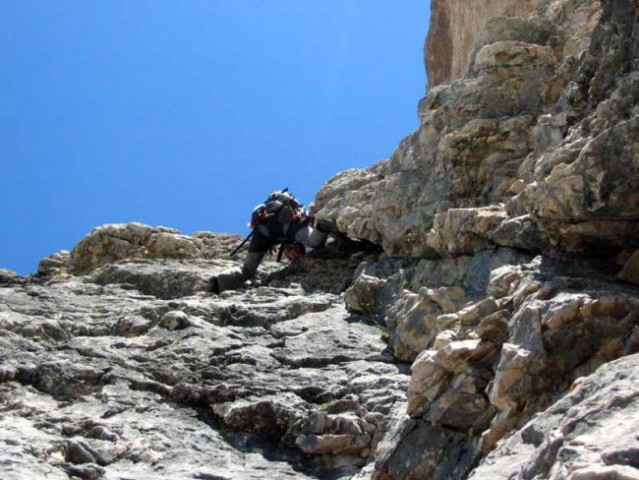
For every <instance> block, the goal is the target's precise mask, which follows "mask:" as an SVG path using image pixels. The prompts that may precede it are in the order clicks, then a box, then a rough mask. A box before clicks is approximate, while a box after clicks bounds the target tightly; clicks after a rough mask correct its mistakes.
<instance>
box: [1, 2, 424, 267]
mask: <svg viewBox="0 0 639 480" xmlns="http://www.w3.org/2000/svg"><path fill="white" fill-rule="evenodd" d="M429 9H430V2H429V1H428V0H402V2H399V3H398V2H389V1H388V0H322V1H310V0H306V1H299V0H241V1H230V0H101V1H97V0H95V1H87V0H2V1H1V2H0V59H1V62H2V68H1V69H0V162H1V163H2V170H1V172H2V173H1V175H0V226H1V228H2V235H0V268H9V269H12V270H15V271H17V272H19V273H21V274H28V273H32V272H35V271H36V269H37V265H38V262H39V260H40V259H41V258H43V257H45V256H47V255H50V254H52V253H54V252H56V251H59V250H62V249H67V250H70V249H72V248H73V246H74V245H75V244H76V243H77V242H78V241H79V240H80V239H82V238H83V237H84V236H85V235H87V234H88V233H89V232H90V231H91V230H92V229H93V228H95V227H97V226H99V225H102V224H106V223H119V222H132V221H136V222H142V223H146V224H149V225H164V226H168V227H173V228H177V229H179V230H180V231H182V232H183V233H186V234H191V233H193V232H195V231H200V230H208V231H215V232H233V233H239V234H246V233H248V228H247V227H246V223H247V221H248V218H249V217H250V213H251V210H252V209H253V207H254V206H255V205H256V204H257V203H259V202H260V201H262V199H263V197H265V196H266V195H267V194H268V193H269V192H270V191H271V190H274V189H277V188H283V187H290V189H291V191H292V192H293V193H294V194H295V195H296V196H297V197H298V198H299V199H300V200H301V201H303V202H304V203H309V202H310V201H311V200H312V199H313V197H314V196H315V193H316V192H317V190H318V189H319V187H320V186H321V185H322V184H323V183H324V182H325V181H327V180H328V179H330V178H331V177H332V176H333V175H335V174H336V173H338V172H339V171H342V170H345V169H347V168H352V167H367V166H370V165H372V164H373V163H375V162H377V161H379V160H382V159H384V158H387V157H388V156H390V155H391V154H392V152H393V151H394V149H395V148H396V147H397V145H398V144H399V142H400V141H401V139H402V138H403V137H405V136H406V135H408V134H409V133H410V132H412V131H413V130H415V129H416V128H417V126H418V121H417V116H416V110H417V102H418V101H419V99H420V98H421V97H422V96H423V95H424V92H425V88H426V75H425V72H424V66H423V58H422V57H423V53H422V52H423V42H424V38H425V36H426V33H427V30H428V21H429V18H430V11H429Z"/></svg>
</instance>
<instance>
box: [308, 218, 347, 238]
mask: <svg viewBox="0 0 639 480" xmlns="http://www.w3.org/2000/svg"><path fill="white" fill-rule="evenodd" d="M315 228H317V229H318V230H319V231H320V232H322V233H325V234H326V235H335V236H337V237H344V236H345V234H344V233H342V232H340V230H339V228H337V223H336V222H335V220H332V219H328V218H318V219H317V221H316V222H315Z"/></svg>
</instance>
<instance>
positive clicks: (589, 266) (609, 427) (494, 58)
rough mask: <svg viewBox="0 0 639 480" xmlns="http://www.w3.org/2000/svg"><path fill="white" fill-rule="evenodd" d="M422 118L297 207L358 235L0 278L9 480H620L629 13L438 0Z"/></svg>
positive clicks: (105, 240)
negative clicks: (292, 250)
mask: <svg viewBox="0 0 639 480" xmlns="http://www.w3.org/2000/svg"><path fill="white" fill-rule="evenodd" d="M432 12H433V22H432V25H431V30H430V33H429V37H428V40H427V52H426V63H427V68H428V71H429V75H431V77H430V79H431V83H430V85H429V89H428V93H427V95H426V97H425V98H423V99H422V100H421V101H420V102H419V107H418V115H419V118H420V127H419V128H418V130H417V131H416V132H414V133H412V134H410V135H409V136H408V137H407V138H405V139H404V140H403V141H402V142H401V143H400V145H399V147H398V149H397V150H396V152H395V153H394V154H393V155H392V156H391V158H389V159H387V160H384V161H382V162H380V163H378V164H376V165H373V166H371V167H370V168H367V169H363V170H349V171H345V172H342V173H340V174H338V175H337V176H336V177H335V178H332V179H330V180H328V181H327V182H326V184H325V185H324V186H323V187H322V188H321V190H320V191H319V192H318V194H317V198H316V201H315V203H316V207H317V209H318V216H321V217H327V218H333V219H335V220H336V222H337V224H338V226H339V228H340V229H341V230H342V231H343V232H345V233H346V234H347V235H348V236H349V237H351V238H352V239H354V240H350V241H347V240H344V239H341V240H339V241H337V240H336V241H332V242H331V243H329V244H328V245H327V247H326V248H325V249H322V250H317V251H314V252H311V253H310V254H308V255H307V256H306V257H305V259H304V260H303V262H301V263H298V264H295V265H291V266H284V265H282V264H279V263H276V262H274V261H269V262H266V264H265V265H263V267H261V269H260V279H259V282H257V283H255V284H253V285H251V286H247V288H243V289H241V290H238V291H230V292H224V293H223V294H221V295H214V294H210V293H208V292H206V280H207V278H208V277H209V276H210V275H211V274H213V273H215V272H216V271H219V270H222V269H224V268H227V267H229V266H231V265H234V264H236V263H237V262H241V258H240V259H238V260H231V259H229V258H228V251H229V250H231V249H232V247H233V246H234V245H236V244H237V243H238V242H239V241H240V239H239V238H238V237H237V236H232V235H222V234H212V233H205V232H200V233H197V234H195V235H191V236H187V235H182V234H181V233H180V232H178V231H176V230H173V229H169V228H164V227H150V226H146V225H140V224H127V225H107V226H103V227H99V228H97V229H95V230H94V231H93V232H91V233H90V234H89V235H88V236H87V237H86V238H84V239H83V240H82V241H81V242H80V243H79V244H78V245H76V246H75V247H74V248H73V249H72V251H71V252H59V253H57V254H54V255H52V256H51V257H48V258H46V259H43V260H42V261H41V263H40V271H39V274H38V275H36V276H33V277H28V278H24V277H20V276H18V275H16V274H14V273H12V272H9V271H0V329H1V330H2V336H1V337H0V358H1V359H2V364H1V365H0V408H1V412H2V414H1V415H0V425H1V426H2V428H1V429H0V441H1V442H2V446H3V448H2V452H1V453H0V458H1V459H2V462H0V476H1V477H2V478H3V479H4V478H6V479H26V478H29V479H32V478H52V479H58V478H59V479H68V478H82V479H109V480H111V479H128V478H135V479H150V478H154V479H156V478H162V479H184V478H199V479H215V480H222V479H249V478H299V479H305V478H309V479H310V478H316V479H338V478H352V479H357V480H364V479H366V480H369V479H371V480H372V479H376V480H400V479H401V480H405V479H406V480H408V479H425V478H429V479H442V480H443V479H465V478H472V479H473V480H478V479H491V480H492V479H500V478H503V479H533V478H534V479H542V478H543V479H553V480H560V479H562V480H563V479H570V480H586V479H634V478H639V454H638V452H639V439H638V437H637V434H636V432H637V430H638V429H639V420H638V419H639V417H638V416H637V415H636V414H637V411H638V410H639V401H638V399H639V387H638V386H637V385H638V384H637V378H636V377H637V362H639V355H638V352H639V329H638V325H639V313H638V312H639V235H638V233H639V231H638V230H639V228H638V225H639V223H638V222H639V194H638V193H637V192H639V143H638V142H637V138H639V135H638V134H639V107H638V106H637V105H638V104H639V103H638V99H639V71H638V70H639V4H637V2H636V1H634V0H606V1H601V2H599V1H597V0H580V1H576V0H536V1H534V2H519V1H517V0H512V1H507V0H502V1H498V2H488V1H486V2H484V1H477V0H464V1H462V0H457V1H454V2H453V1H450V0H438V1H434V2H433V9H432Z"/></svg>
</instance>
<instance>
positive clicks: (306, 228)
mask: <svg viewBox="0 0 639 480" xmlns="http://www.w3.org/2000/svg"><path fill="white" fill-rule="evenodd" d="M249 226H250V227H251V228H252V229H253V230H252V231H251V233H250V234H249V236H248V237H247V238H246V240H245V241H247V240H248V239H250V243H249V247H248V253H247V255H246V259H245V260H244V264H243V265H242V267H241V268H240V267H235V268H232V269H229V270H225V271H223V272H221V273H219V274H217V275H214V276H213V277H211V278H210V280H209V290H210V291H211V292H213V293H220V292H223V291H225V290H232V289H236V288H238V287H240V286H241V285H242V284H243V283H244V282H245V281H247V280H250V279H252V278H253V277H254V276H255V274H256V273H257V269H258V267H259V265H260V263H261V261H262V259H263V258H264V255H265V254H266V253H267V252H268V251H269V250H271V249H272V248H273V247H275V246H277V245H281V246H282V251H283V253H284V254H286V256H287V258H289V259H291V260H296V259H297V258H299V257H301V256H302V255H303V254H304V253H305V249H306V248H321V247H323V246H324V245H325V243H326V240H327V238H328V235H329V234H333V235H336V236H341V235H343V234H341V232H339V230H338V229H337V226H336V225H335V222H334V221H332V220H328V219H318V220H317V221H316V222H313V218H312V217H311V216H310V215H309V213H308V212H307V211H306V209H305V208H304V205H302V204H301V203H300V202H299V201H298V200H297V199H296V198H295V197H294V196H293V195H291V194H290V193H289V191H288V188H286V189H284V190H276V191H274V192H272V193H271V194H270V195H269V196H268V198H267V199H266V200H265V201H264V203H261V204H259V205H258V206H257V207H255V209H254V210H253V213H252V215H251V223H250V224H249ZM243 244H244V242H242V244H241V245H240V247H238V248H237V249H236V250H235V252H237V250H239V248H241V247H242V245H243ZM235 252H233V254H234V253H235ZM233 254H232V255H233Z"/></svg>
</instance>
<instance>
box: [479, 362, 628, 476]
mask: <svg viewBox="0 0 639 480" xmlns="http://www.w3.org/2000/svg"><path fill="white" fill-rule="evenodd" d="M638 362H639V357H638V356H637V355H632V356H629V357H625V358H623V359H620V360H617V361H614V362H611V363H608V364H606V365H604V366H602V367H601V368H599V369H598V370H597V371H596V372H594V373H593V374H591V375H590V376H588V377H585V378H581V379H579V380H578V381H577V382H576V383H575V385H574V386H573V388H572V389H571V390H570V391H569V392H568V393H567V394H566V395H565V396H564V397H563V398H561V399H560V400H559V401H557V402H556V403H554V404H553V405H552V406H551V407H550V408H549V409H548V410H546V411H545V412H544V413H540V414H539V415H537V416H536V417H535V418H534V419H532V420H531V421H530V422H528V423H527V424H526V425H525V426H524V427H523V428H522V429H521V430H520V431H519V432H517V433H516V434H514V435H513V436H512V437H510V438H508V439H507V440H504V441H503V442H502V443H501V444H500V445H499V446H498V448H497V449H496V450H495V451H494V452H493V453H491V454H490V455H489V456H488V457H487V458H486V460H485V461H484V462H483V463H482V465H480V466H479V467H478V468H477V469H475V471H474V472H473V473H472V474H471V475H470V476H469V477H468V478H470V479H473V480H479V479H484V478H494V479H496V480H498V479H504V480H505V479H523V478H547V479H549V480H558V479H560V478H571V479H573V480H577V479H586V478H628V479H630V478H637V458H638V457H637V451H639V444H638V443H637V442H638V440H637V435H636V432H637V415H636V412H637V409H638V408H639V405H638V404H637V403H638V399H639V393H638V392H637V385H638V382H637V381H638V380H639V379H638V378H637V372H638V371H639V369H638V368H637V367H638ZM506 452H507V453H506Z"/></svg>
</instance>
